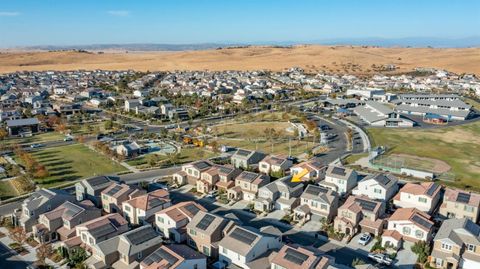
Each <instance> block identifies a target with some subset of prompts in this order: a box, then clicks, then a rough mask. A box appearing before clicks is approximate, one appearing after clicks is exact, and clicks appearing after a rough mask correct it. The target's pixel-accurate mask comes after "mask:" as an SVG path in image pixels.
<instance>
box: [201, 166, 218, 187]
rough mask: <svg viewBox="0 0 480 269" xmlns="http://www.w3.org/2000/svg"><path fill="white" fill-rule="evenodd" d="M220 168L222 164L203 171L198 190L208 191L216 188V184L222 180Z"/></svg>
mask: <svg viewBox="0 0 480 269" xmlns="http://www.w3.org/2000/svg"><path fill="white" fill-rule="evenodd" d="M220 168H221V166H219V165H214V166H211V167H210V168H209V169H207V170H205V171H204V172H202V173H201V175H200V179H199V180H197V192H199V193H208V192H210V191H213V190H214V189H216V187H217V185H216V184H217V182H218V181H219V180H220Z"/></svg>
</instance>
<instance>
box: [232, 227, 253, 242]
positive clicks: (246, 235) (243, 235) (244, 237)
mask: <svg viewBox="0 0 480 269" xmlns="http://www.w3.org/2000/svg"><path fill="white" fill-rule="evenodd" d="M230 236H231V237H232V238H234V239H236V240H238V241H240V242H243V243H245V244H247V245H250V244H252V243H253V241H255V239H257V235H256V234H253V233H251V232H249V231H246V230H243V229H240V228H236V229H235V230H233V232H232V233H231V234H230Z"/></svg>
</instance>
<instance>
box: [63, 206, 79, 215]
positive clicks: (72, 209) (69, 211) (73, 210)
mask: <svg viewBox="0 0 480 269" xmlns="http://www.w3.org/2000/svg"><path fill="white" fill-rule="evenodd" d="M63 207H64V208H65V209H66V211H65V212H64V213H63V214H64V215H65V216H66V217H73V216H74V215H76V214H78V213H79V212H80V211H82V208H81V207H78V206H76V205H74V204H71V203H65V204H63Z"/></svg>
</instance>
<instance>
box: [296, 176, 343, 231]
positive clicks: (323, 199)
mask: <svg viewBox="0 0 480 269" xmlns="http://www.w3.org/2000/svg"><path fill="white" fill-rule="evenodd" d="M338 199H339V197H338V193H337V192H336V191H333V190H331V189H328V188H325V187H322V186H317V185H308V186H307V188H306V189H305V191H303V193H302V195H301V196H300V205H299V206H298V207H297V208H295V209H294V214H293V218H294V220H296V221H300V222H306V221H309V220H321V219H326V220H327V221H330V220H332V219H333V217H334V216H335V215H336V214H337V209H338Z"/></svg>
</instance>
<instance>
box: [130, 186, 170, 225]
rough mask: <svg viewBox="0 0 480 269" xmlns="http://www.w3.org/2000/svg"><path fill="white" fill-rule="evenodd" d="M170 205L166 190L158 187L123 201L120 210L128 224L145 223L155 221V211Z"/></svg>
mask: <svg viewBox="0 0 480 269" xmlns="http://www.w3.org/2000/svg"><path fill="white" fill-rule="evenodd" d="M171 205H172V203H171V201H170V194H169V193H168V191H166V190H163V189H160V190H156V191H152V192H149V193H147V194H144V195H140V196H137V197H135V198H133V199H130V200H127V201H125V202H123V203H122V212H123V216H124V217H125V219H126V220H127V221H128V222H129V223H130V224H132V225H145V224H148V223H153V222H154V221H155V220H154V218H153V216H154V215H155V213H157V212H158V211H160V210H162V209H165V208H167V207H169V206H171Z"/></svg>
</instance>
